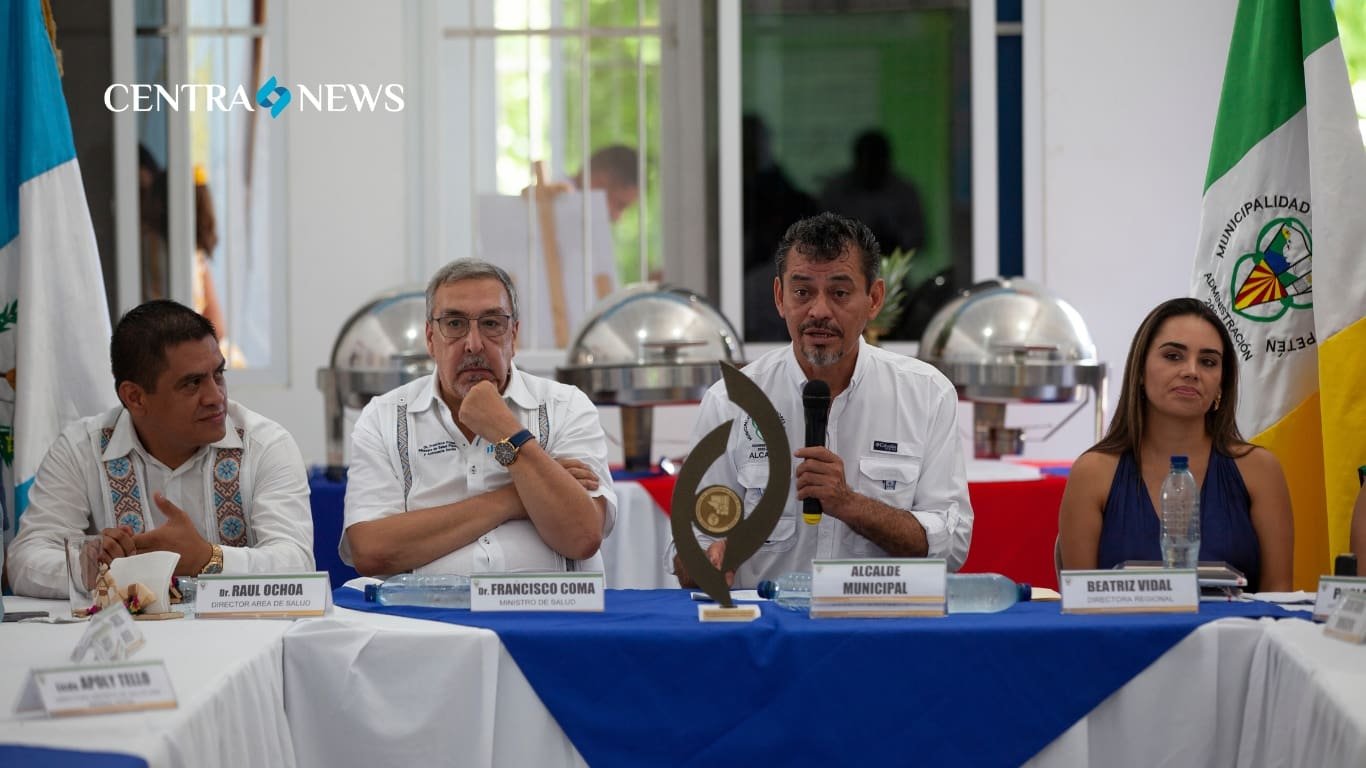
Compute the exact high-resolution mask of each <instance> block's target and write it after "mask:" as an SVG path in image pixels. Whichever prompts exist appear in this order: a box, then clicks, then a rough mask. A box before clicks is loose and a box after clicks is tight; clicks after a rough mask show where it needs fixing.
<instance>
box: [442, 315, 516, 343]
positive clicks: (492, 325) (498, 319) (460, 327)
mask: <svg viewBox="0 0 1366 768" xmlns="http://www.w3.org/2000/svg"><path fill="white" fill-rule="evenodd" d="M431 322H432V324H433V325H435V326H436V330H437V331H438V332H440V333H441V335H442V336H443V337H445V338H446V339H447V340H448V341H459V340H461V339H463V338H465V337H466V336H468V335H469V334H470V325H471V323H472V324H474V325H477V326H479V335H480V336H482V337H484V338H485V339H488V340H489V341H498V340H499V339H501V338H503V334H505V333H507V332H508V327H509V326H510V325H512V315H480V316H479V317H465V316H464V315H441V316H439V317H433V318H432V319H431Z"/></svg>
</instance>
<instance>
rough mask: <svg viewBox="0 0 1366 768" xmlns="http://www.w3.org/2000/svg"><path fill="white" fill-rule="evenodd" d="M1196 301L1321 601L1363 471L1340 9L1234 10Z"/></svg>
mask: <svg viewBox="0 0 1366 768" xmlns="http://www.w3.org/2000/svg"><path fill="white" fill-rule="evenodd" d="M1191 290H1192V293H1193V295H1195V296H1198V297H1200V298H1202V299H1204V300H1205V302H1207V303H1208V304H1209V305H1210V307H1212V308H1213V309H1214V311H1215V312H1216V313H1218V314H1219V316H1220V317H1222V318H1223V319H1224V324H1225V325H1226V326H1227V327H1228V329H1229V332H1230V333H1231V335H1232V336H1233V341H1234V344H1235V346H1236V348H1237V353H1238V357H1239V362H1240V363H1241V365H1242V375H1241V379H1240V381H1241V387H1240V390H1239V394H1238V400H1239V402H1238V426H1239V428H1240V429H1241V430H1242V432H1243V435H1244V436H1246V437H1247V438H1248V439H1250V440H1252V441H1253V442H1254V443H1257V444H1258V445H1262V446H1264V447H1266V448H1268V449H1270V450H1271V451H1272V452H1273V453H1275V454H1276V457H1277V458H1278V459H1280V461H1281V466H1282V467H1283V468H1284V469H1285V475H1286V480H1287V481H1288V483H1289V485H1290V495H1291V500H1292V503H1293V506H1294V513H1295V580H1294V583H1295V587H1296V588H1298V589H1310V590H1312V589H1314V588H1315V584H1316V583H1317V580H1318V577H1319V575H1321V574H1324V573H1329V572H1330V571H1329V570H1328V568H1329V563H1330V555H1332V554H1337V553H1339V552H1345V551H1347V550H1348V525H1349V520H1350V517H1351V510H1352V502H1353V499H1354V498H1355V497H1356V493H1357V467H1359V466H1362V465H1366V150H1363V148H1362V136H1361V134H1360V133H1359V131H1358V128H1357V121H1356V110H1355V108H1354V107H1353V105H1352V96H1351V92H1350V90H1349V86H1348V83H1347V70H1346V65H1345V64H1344V62H1343V55H1342V45H1341V43H1340V42H1339V40H1338V28H1337V22H1336V21H1335V19H1334V18H1333V9H1332V7H1331V5H1330V3H1329V0H1241V2H1240V3H1239V4H1238V13H1237V18H1236V20H1235V21H1234V25H1233V39H1232V42H1231V43H1230V45H1229V54H1228V66H1227V69H1226V70H1225V74H1224V88H1223V94H1222V95H1221V97H1220V100H1219V113H1218V118H1217V119H1216V122H1215V127H1214V141H1213V144H1212V146H1211V147H1210V156H1209V172H1208V175H1207V176H1206V181H1205V198H1204V208H1203V215H1202V220H1201V226H1200V240H1199V245H1198V250H1197V252H1196V257H1195V272H1194V275H1193V276H1192V285H1191Z"/></svg>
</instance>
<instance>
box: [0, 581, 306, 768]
mask: <svg viewBox="0 0 1366 768" xmlns="http://www.w3.org/2000/svg"><path fill="white" fill-rule="evenodd" d="M5 610H6V611H7V612H10V611H24V610H46V611H49V612H50V613H51V614H52V615H54V616H56V615H60V614H64V613H66V612H67V610H68V608H67V602H66V601H65V600H33V599H28V598H18V597H6V598H5ZM85 627H86V624H85V623H78V624H17V623H9V624H0V743H4V744H25V745H31V746H45V747H60V748H66V749H82V750H94V751H108V752H122V753H126V754H132V755H137V756H139V757H141V758H143V759H145V760H146V761H147V762H148V764H149V765H151V766H194V767H195V768H213V767H214V766H222V767H223V768H242V767H243V766H283V767H284V768H288V767H289V766H293V765H295V760H294V747H293V740H292V739H291V737H290V730H289V723H288V721H286V719H285V709H284V687H283V680H284V677H283V670H282V668H283V652H284V645H283V642H282V638H283V636H284V634H285V632H286V630H288V629H289V627H290V623H289V622H287V621H249V620H199V621H193V620H187V619H180V620H173V621H149V622H139V624H138V627H139V628H140V629H142V632H143V635H144V637H145V638H146V641H147V644H146V645H145V646H144V647H143V648H142V650H140V651H138V652H137V654H136V655H135V656H134V657H133V659H134V660H136V661H144V660H156V659H161V660H164V661H165V662H166V670H167V672H168V673H169V674H170V676H171V682H172V685H173V686H174V688H175V693H176V700H177V703H178V706H177V708H175V709H169V710H158V711H151V712H133V713H127V714H114V715H92V716H86V717H65V718H56V719H47V718H41V719H20V718H18V717H17V716H16V715H15V714H14V705H15V704H16V703H17V702H18V699H19V694H20V692H21V690H22V686H23V685H24V683H25V681H26V679H27V675H28V673H29V671H30V670H31V669H34V668H46V667H65V666H71V661H70V655H71V651H72V649H73V648H74V647H75V646H76V642H77V640H79V639H80V636H81V633H82V632H84V631H85ZM7 768H8V767H7Z"/></svg>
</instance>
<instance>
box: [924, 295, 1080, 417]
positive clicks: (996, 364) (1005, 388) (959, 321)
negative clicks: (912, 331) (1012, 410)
mask: <svg viewBox="0 0 1366 768" xmlns="http://www.w3.org/2000/svg"><path fill="white" fill-rule="evenodd" d="M919 357H920V358H921V359H922V360H925V361H926V362H929V363H931V364H933V365H935V366H936V367H937V368H939V369H940V370H941V371H943V372H944V374H945V375H946V376H948V377H949V379H950V380H951V381H952V382H953V383H954V385H955V386H956V387H957V388H958V394H959V397H960V398H961V399H964V400H973V401H978V402H1016V401H1024V402H1049V403H1052V402H1071V401H1076V400H1080V399H1082V398H1083V397H1084V396H1085V394H1086V393H1085V392H1084V389H1085V388H1088V387H1089V388H1092V389H1096V388H1097V387H1099V386H1100V384H1101V383H1102V382H1103V381H1104V378H1105V366H1104V364H1103V363H1101V362H1100V361H1099V360H1098V359H1097V357H1096V346H1095V343H1094V342H1092V340H1091V334H1090V332H1089V331H1088V330H1087V328H1086V323H1085V322H1084V321H1083V320H1082V318H1081V314H1080V313H1078V312H1077V310H1076V309H1075V308H1074V307H1073V306H1072V305H1071V304H1068V303H1067V302H1066V301H1064V300H1062V299H1061V298H1059V297H1058V296H1056V295H1055V294H1053V293H1052V292H1051V291H1049V290H1048V289H1046V288H1044V287H1043V286H1042V285H1039V284H1038V283H1035V282H1033V281H1030V280H1025V279H1022V278H993V279H991V280H987V281H985V282H981V283H978V284H977V285H974V286H973V287H972V288H970V289H968V290H967V291H965V292H964V293H963V294H962V295H960V296H959V297H958V298H956V299H954V300H953V301H950V302H949V303H948V304H946V305H944V307H943V308H942V309H940V310H939V312H938V313H936V314H935V316H934V317H933V318H932V319H931V320H930V323H929V325H928V326H926V328H925V333H924V336H922V338H921V342H920V353H919Z"/></svg>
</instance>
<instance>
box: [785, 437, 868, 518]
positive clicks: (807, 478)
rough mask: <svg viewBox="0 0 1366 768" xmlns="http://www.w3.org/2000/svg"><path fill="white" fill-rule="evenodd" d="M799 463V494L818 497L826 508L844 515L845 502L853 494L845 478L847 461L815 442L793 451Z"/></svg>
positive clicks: (827, 510) (803, 496) (835, 513)
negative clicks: (810, 445) (842, 512)
mask: <svg viewBox="0 0 1366 768" xmlns="http://www.w3.org/2000/svg"><path fill="white" fill-rule="evenodd" d="M792 455H793V456H795V457H797V458H798V459H799V460H801V463H799V464H798V465H797V498H798V499H801V500H806V499H817V500H818V501H820V503H821V508H822V511H823V512H827V513H829V514H832V515H834V516H835V517H839V516H840V510H841V509H842V508H843V506H844V503H845V502H846V501H847V500H848V499H849V497H850V496H851V495H852V494H853V490H852V489H851V488H850V487H849V484H848V483H846V482H845V481H844V461H843V460H842V459H840V457H839V456H836V455H835V454H834V453H833V452H832V451H831V450H830V449H829V448H826V447H824V446H819V445H817V446H812V447H809V448H802V449H800V450H798V451H797V452H796V453H794V454H792Z"/></svg>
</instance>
